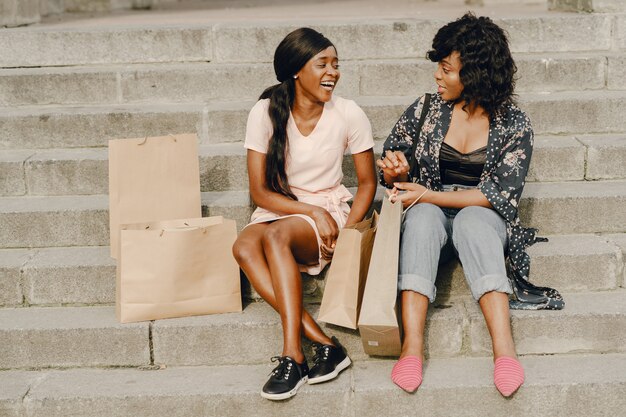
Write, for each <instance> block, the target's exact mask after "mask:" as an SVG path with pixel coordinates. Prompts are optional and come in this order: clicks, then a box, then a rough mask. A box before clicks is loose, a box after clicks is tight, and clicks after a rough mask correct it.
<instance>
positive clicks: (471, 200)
mask: <svg viewBox="0 0 626 417" xmlns="http://www.w3.org/2000/svg"><path fill="white" fill-rule="evenodd" d="M398 190H402V191H406V192H405V193H403V194H398V195H397V197H396V198H397V199H398V200H400V201H402V205H403V206H404V207H408V206H409V205H410V204H411V203H412V202H413V201H415V200H416V199H417V198H418V197H419V196H420V195H421V196H422V198H420V200H419V202H420V203H431V204H434V205H436V206H439V207H446V208H458V209H461V208H465V207H469V206H481V207H487V208H492V207H491V203H489V200H487V197H485V195H484V194H483V193H482V192H481V191H480V190H478V189H472V190H459V191H432V190H428V191H427V192H426V194H423V193H424V192H425V191H426V187H424V186H423V185H420V184H416V183H412V182H396V183H394V189H393V190H392V191H391V194H394V193H397V191H398ZM422 194H423V195H422Z"/></svg>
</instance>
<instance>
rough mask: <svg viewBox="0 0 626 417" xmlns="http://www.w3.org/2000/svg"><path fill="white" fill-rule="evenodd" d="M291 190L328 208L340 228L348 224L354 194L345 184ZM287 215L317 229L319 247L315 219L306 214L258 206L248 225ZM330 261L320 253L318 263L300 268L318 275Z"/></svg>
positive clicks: (316, 231) (301, 198)
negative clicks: (275, 211)
mask: <svg viewBox="0 0 626 417" xmlns="http://www.w3.org/2000/svg"><path fill="white" fill-rule="evenodd" d="M291 191H293V193H294V194H295V195H296V197H298V201H301V202H303V203H307V204H312V205H315V206H318V207H322V208H324V209H325V210H327V211H328V212H329V213H330V215H331V216H332V217H333V219H335V221H336V222H337V226H338V227H339V229H342V228H343V227H344V226H345V225H346V220H348V214H350V206H349V205H348V201H350V200H351V199H352V194H351V193H350V191H348V189H347V188H346V187H344V186H343V185H341V184H340V185H338V186H337V187H334V188H329V189H326V190H321V191H317V192H314V193H312V192H308V191H304V190H301V189H298V188H294V187H291ZM287 217H300V218H302V219H304V220H306V221H307V222H308V223H309V224H310V225H311V227H312V228H313V230H314V231H315V236H316V237H317V247H318V248H319V247H320V246H321V245H322V239H321V238H320V234H319V232H318V230H317V226H316V225H315V221H314V220H313V219H312V218H310V217H309V216H307V215H304V214H288V215H285V216H281V215H279V214H276V213H273V212H271V211H268V210H266V209H264V208H261V207H257V208H256V210H254V212H253V213H252V216H251V218H250V223H249V224H248V226H249V225H251V224H258V223H267V222H273V221H276V220H280V219H285V218H287ZM329 262H330V261H327V260H325V259H322V257H321V254H320V256H319V258H318V263H317V264H316V265H299V269H300V271H301V272H306V273H307V274H309V275H318V274H319V273H320V272H322V270H323V269H324V267H325V266H326V265H327V264H328V263H329Z"/></svg>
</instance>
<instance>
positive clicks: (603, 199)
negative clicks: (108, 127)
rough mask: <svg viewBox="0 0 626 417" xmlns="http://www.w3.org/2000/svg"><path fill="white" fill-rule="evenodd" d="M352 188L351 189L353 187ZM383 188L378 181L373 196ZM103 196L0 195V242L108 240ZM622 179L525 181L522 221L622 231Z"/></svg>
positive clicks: (245, 199) (220, 195) (230, 207)
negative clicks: (552, 181)
mask: <svg viewBox="0 0 626 417" xmlns="http://www.w3.org/2000/svg"><path fill="white" fill-rule="evenodd" d="M353 191H354V190H353ZM382 194H383V190H382V187H379V190H378V195H379V197H378V201H379V202H380V201H381V200H380V198H382ZM107 200H108V197H107V196H106V195H90V196H52V197H37V196H27V197H0V229H2V230H3V231H5V233H3V234H2V235H1V236H0V247H2V248H28V247H50V246H104V245H107V244H108V243H109V219H108V201H107ZM625 200H626V181H623V180H621V181H601V182H589V181H578V182H554V183H529V184H527V185H526V187H525V191H524V196H523V197H522V201H521V203H520V204H521V205H520V207H521V219H522V223H523V224H526V225H532V226H533V227H536V228H538V229H539V230H540V231H541V233H543V234H572V233H601V232H606V233H623V232H626V229H625V228H624V226H625V225H626V212H625V211H624V210H623V209H622V208H623V207H624V203H625ZM202 201H203V213H204V215H205V216H225V217H228V218H230V219H234V220H236V221H237V225H238V228H239V229H241V228H243V226H245V225H246V224H247V223H248V222H249V219H250V215H251V213H252V207H251V205H250V196H249V193H248V191H227V192H221V191H214V192H207V193H202Z"/></svg>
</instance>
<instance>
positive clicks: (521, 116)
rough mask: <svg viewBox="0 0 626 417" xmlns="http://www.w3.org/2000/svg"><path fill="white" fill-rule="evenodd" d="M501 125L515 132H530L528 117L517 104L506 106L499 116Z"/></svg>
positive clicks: (530, 126) (530, 125)
mask: <svg viewBox="0 0 626 417" xmlns="http://www.w3.org/2000/svg"><path fill="white" fill-rule="evenodd" d="M500 117H501V119H502V123H503V124H504V125H506V126H509V127H512V128H514V129H515V130H532V123H531V121H530V117H529V116H528V114H526V112H525V111H523V110H522V109H520V108H519V107H518V106H517V104H515V103H510V104H507V105H506V106H505V107H504V109H503V111H502V112H501V115H500Z"/></svg>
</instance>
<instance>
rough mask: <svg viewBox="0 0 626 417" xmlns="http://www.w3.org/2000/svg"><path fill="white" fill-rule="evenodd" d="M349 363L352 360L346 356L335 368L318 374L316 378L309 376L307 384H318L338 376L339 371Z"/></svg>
mask: <svg viewBox="0 0 626 417" xmlns="http://www.w3.org/2000/svg"><path fill="white" fill-rule="evenodd" d="M351 363H352V361H351V360H350V358H349V357H347V356H346V358H345V359H344V360H342V361H341V362H339V365H337V367H336V368H335V370H334V371H332V372H331V373H329V374H326V375H322V376H318V377H317V378H309V385H312V384H319V383H322V382H326V381H330V380H331V379H335V378H337V377H338V376H339V372H341V371H343V370H344V369H346V368H347V367H348V366H350V364H351Z"/></svg>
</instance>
